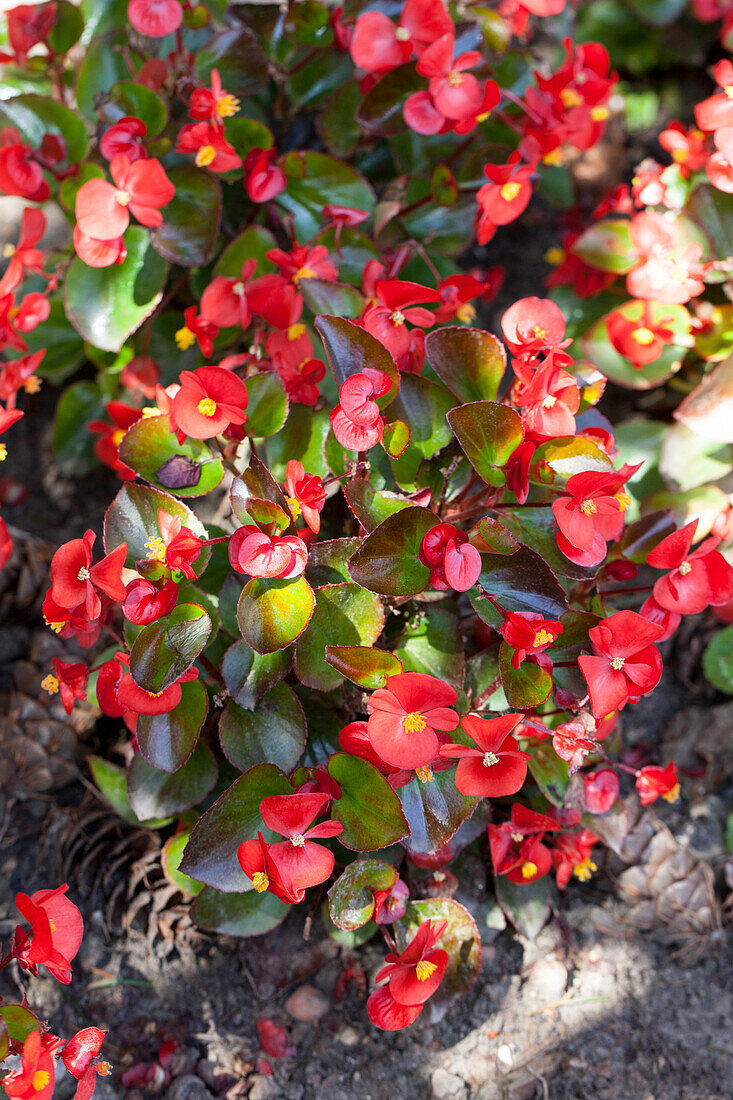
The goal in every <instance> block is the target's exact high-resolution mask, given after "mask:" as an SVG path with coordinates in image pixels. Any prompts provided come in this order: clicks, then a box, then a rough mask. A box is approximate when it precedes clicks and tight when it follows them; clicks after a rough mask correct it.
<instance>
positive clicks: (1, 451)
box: [0, 443, 8, 462]
mask: <svg viewBox="0 0 733 1100" xmlns="http://www.w3.org/2000/svg"><path fill="white" fill-rule="evenodd" d="M7 457H8V448H7V447H6V446H5V444H4V443H0V462H4V461H5V459H6V458H7Z"/></svg>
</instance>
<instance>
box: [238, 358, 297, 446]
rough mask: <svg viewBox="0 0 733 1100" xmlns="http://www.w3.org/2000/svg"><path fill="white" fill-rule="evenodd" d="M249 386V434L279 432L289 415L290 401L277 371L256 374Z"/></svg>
mask: <svg viewBox="0 0 733 1100" xmlns="http://www.w3.org/2000/svg"><path fill="white" fill-rule="evenodd" d="M245 385H246V386H247V396H248V398H249V401H248V404H247V424H246V428H247V434H248V435H251V436H254V437H255V438H258V439H259V438H261V437H262V436H268V435H274V434H275V432H279V431H280V429H281V428H282V426H283V424H284V423H285V421H286V420H287V417H288V408H289V402H288V398H287V395H286V393H285V387H284V386H283V383H282V379H281V378H280V375H279V374H278V373H277V371H265V372H264V373H263V374H255V375H253V376H252V377H251V378H247V379H246V381H245Z"/></svg>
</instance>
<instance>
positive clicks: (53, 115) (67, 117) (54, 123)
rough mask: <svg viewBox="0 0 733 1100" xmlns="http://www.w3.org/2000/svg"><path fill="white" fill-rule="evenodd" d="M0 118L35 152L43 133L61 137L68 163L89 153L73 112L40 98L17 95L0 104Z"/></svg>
mask: <svg viewBox="0 0 733 1100" xmlns="http://www.w3.org/2000/svg"><path fill="white" fill-rule="evenodd" d="M0 117H3V118H4V120H5V121H6V122H7V124H8V125H9V126H15V127H16V128H17V129H18V130H20V132H21V134H22V135H23V137H24V138H26V139H27V140H28V142H29V143H30V144H31V145H32V146H33V148H34V149H39V148H40V145H41V142H42V141H43V137H44V135H45V134H53V135H55V136H56V137H60V138H63V141H64V145H65V148H66V157H65V159H66V160H67V161H68V163H69V164H77V163H78V162H79V161H81V160H84V158H85V156H86V155H87V153H88V151H89V137H88V135H87V128H86V126H85V125H84V122H83V121H82V119H80V118H79V115H78V114H77V113H76V111H72V110H71V108H70V107H66V106H65V105H64V104H63V103H57V102H56V101H55V100H53V99H49V98H47V97H46V96H42V95H33V94H29V95H17V96H11V97H10V98H8V99H3V100H2V102H0Z"/></svg>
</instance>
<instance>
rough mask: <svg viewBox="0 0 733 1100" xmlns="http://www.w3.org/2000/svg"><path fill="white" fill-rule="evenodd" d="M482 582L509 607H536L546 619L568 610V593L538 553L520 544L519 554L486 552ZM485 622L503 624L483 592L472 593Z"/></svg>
mask: <svg viewBox="0 0 733 1100" xmlns="http://www.w3.org/2000/svg"><path fill="white" fill-rule="evenodd" d="M483 566H484V568H483V570H482V572H481V576H480V577H479V584H480V585H482V586H483V587H484V588H485V589H486V591H487V592H489V593H490V594H491V595H492V596H494V597H495V598H496V599H497V600H498V601H499V603H500V604H501V605H502V607H504V608H506V610H507V611H536V612H538V613H539V614H541V615H543V616H544V617H545V618H546V619H559V618H560V616H561V615H562V614H563V612H564V611H566V610H567V600H566V597H565V593H564V591H563V589H562V587H561V586H560V584H559V583H558V581H557V578H556V577H555V575H554V574H553V572H552V570H551V569H550V568H549V566H547V565H546V564H545V562H544V561H543V560H542V558H541V557H540V556H539V554H535V553H534V551H533V550H528V549H527V547H526V546H522V547H520V549H519V550H517V552H516V554H512V555H511V556H509V557H500V556H499V555H498V554H492V555H487V556H484V558H483ZM469 599H470V600H471V603H472V604H473V607H474V609H475V610H476V612H477V613H478V615H479V617H480V618H482V619H483V620H484V622H487V623H489V624H490V625H491V626H500V625H501V616H500V615H499V613H498V611H496V609H495V608H493V607H492V605H491V604H490V603H489V601H488V600H486V599H484V598H483V597H482V596H473V595H471V596H469Z"/></svg>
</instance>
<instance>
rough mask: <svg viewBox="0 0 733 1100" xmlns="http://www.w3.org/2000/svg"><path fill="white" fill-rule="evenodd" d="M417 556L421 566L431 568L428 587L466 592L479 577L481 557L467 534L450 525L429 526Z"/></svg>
mask: <svg viewBox="0 0 733 1100" xmlns="http://www.w3.org/2000/svg"><path fill="white" fill-rule="evenodd" d="M418 553H419V556H420V561H421V562H422V563H423V565H427V566H429V567H430V584H431V585H432V586H433V587H434V588H438V589H443V590H445V589H448V588H452V589H453V590H454V591H455V592H467V591H468V590H469V588H473V586H474V584H475V583H476V581H477V580H478V578H479V576H480V574H481V569H482V564H481V554H480V553H479V551H478V550H477V549H476V547H475V546H472V545H471V544H470V542H469V541H468V535H467V534H466V532H465V531H460V530H459V529H458V528H457V527H454V526H453V524H452V523H439V524H438V525H437V526H436V527H432V528H431V529H430V531H428V532H427V534H426V535H425V536H424V537H423V540H422V542H421V543H420V549H419V551H418Z"/></svg>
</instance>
